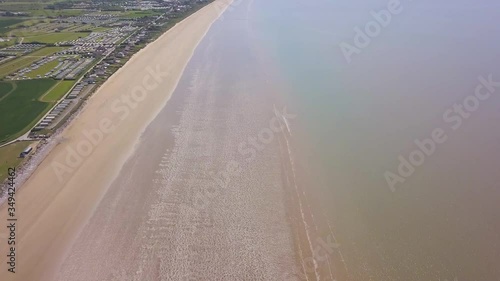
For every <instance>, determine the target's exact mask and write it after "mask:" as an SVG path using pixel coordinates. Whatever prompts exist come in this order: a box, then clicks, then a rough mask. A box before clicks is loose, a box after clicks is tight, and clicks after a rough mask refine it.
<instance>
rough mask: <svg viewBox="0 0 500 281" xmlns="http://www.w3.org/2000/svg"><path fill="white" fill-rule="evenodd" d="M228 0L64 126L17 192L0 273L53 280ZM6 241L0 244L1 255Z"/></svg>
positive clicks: (160, 43) (157, 47)
mask: <svg viewBox="0 0 500 281" xmlns="http://www.w3.org/2000/svg"><path fill="white" fill-rule="evenodd" d="M226 3H228V1H216V3H214V4H211V5H209V6H207V7H205V8H203V9H202V10H200V11H198V12H197V13H195V14H194V15H192V16H190V17H189V18H187V19H186V20H184V21H183V22H181V23H179V24H178V25H177V26H176V27H174V28H172V29H171V30H169V31H168V32H167V33H165V34H164V35H162V37H160V38H159V39H158V40H157V41H156V42H154V43H152V44H150V45H149V46H147V47H146V48H145V49H144V50H142V51H141V52H139V53H138V54H136V55H135V56H134V57H133V58H132V59H131V60H130V61H129V62H128V63H127V64H126V65H125V66H124V67H123V68H122V69H120V70H119V71H118V72H117V73H116V74H115V75H113V76H112V77H111V78H110V79H109V80H108V81H107V82H106V83H105V84H104V85H103V86H102V87H101V88H100V89H99V91H98V92H97V93H95V95H94V96H93V97H92V98H91V99H90V101H89V103H88V104H87V106H86V108H85V110H84V111H83V112H82V113H81V114H80V115H79V116H78V118H76V120H74V121H73V123H72V124H71V125H70V126H69V127H68V128H67V129H66V130H65V131H64V133H63V134H62V138H61V139H60V143H59V144H58V145H57V146H56V147H55V148H54V150H53V151H52V152H51V153H50V154H49V155H48V157H47V158H46V159H45V160H44V161H43V162H42V163H41V165H40V166H39V167H38V169H37V170H36V171H35V172H34V174H33V175H32V176H31V177H30V178H29V180H28V181H27V182H26V183H25V184H24V185H23V186H22V189H21V190H20V191H19V192H18V193H17V196H16V201H17V203H16V204H17V210H16V211H17V217H18V222H17V224H18V227H17V237H16V238H17V247H16V250H17V266H16V272H17V273H16V274H11V273H8V272H7V268H6V264H5V263H2V265H1V266H0V279H1V280H22V281H26V280H30V281H38V280H54V275H55V274H56V272H57V271H58V268H59V266H60V265H61V263H62V262H63V260H64V258H65V256H66V254H67V253H68V251H69V248H70V245H71V244H72V243H73V241H74V239H75V237H76V236H77V235H78V234H79V233H80V231H81V230H82V229H83V227H84V226H85V224H86V223H87V221H88V220H89V218H90V217H91V215H92V213H93V212H94V211H95V208H96V207H97V205H98V203H99V202H100V201H101V199H102V197H103V195H104V194H105V193H106V191H107V188H108V187H109V185H110V184H111V182H112V181H113V179H114V178H116V176H117V175H118V172H119V171H120V169H121V167H122V166H123V163H124V162H125V161H126V160H127V158H128V157H129V156H130V155H131V153H132V152H133V150H134V146H135V144H136V143H137V140H138V138H139V136H140V134H141V132H143V130H144V128H145V126H146V125H147V124H148V123H149V122H150V121H151V120H152V119H153V118H154V117H155V116H156V115H157V113H158V112H159V110H160V109H161V108H162V107H163V106H164V105H165V104H166V102H167V101H168V99H169V98H170V96H171V93H172V92H173V90H174V89H175V87H176V85H177V83H178V81H179V79H180V77H181V74H182V73H183V70H184V68H185V67H186V65H187V63H188V61H189V59H190V58H191V56H192V54H193V52H194V50H195V48H196V46H197V45H198V43H199V42H200V41H201V39H202V38H203V37H204V35H205V34H206V32H207V31H208V29H209V28H210V26H211V24H212V23H213V22H214V21H215V20H216V19H217V18H218V16H219V14H220V12H222V10H223V9H221V7H222V6H225V5H226ZM85 132H86V133H85ZM123 207H126V206H123ZM6 215H7V211H6V205H3V206H2V208H1V209H0V221H2V222H6ZM2 231H4V230H2ZM6 246H7V244H6V243H2V244H1V245H0V253H2V256H3V255H4V254H3V253H6V250H7V249H6ZM83 262H84V263H85V262H87V261H83ZM106 278H108V277H103V276H100V277H99V278H97V279H85V280H107V279H106ZM66 280H69V279H66ZM120 280H125V279H120Z"/></svg>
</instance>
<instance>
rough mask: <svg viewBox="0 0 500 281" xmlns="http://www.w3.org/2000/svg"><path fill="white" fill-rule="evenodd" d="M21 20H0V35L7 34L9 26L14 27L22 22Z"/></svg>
mask: <svg viewBox="0 0 500 281" xmlns="http://www.w3.org/2000/svg"><path fill="white" fill-rule="evenodd" d="M22 21H23V20H22V19H17V18H2V19H0V34H1V33H5V32H8V31H9V30H10V28H9V26H12V25H15V24H17V23H20V22H22Z"/></svg>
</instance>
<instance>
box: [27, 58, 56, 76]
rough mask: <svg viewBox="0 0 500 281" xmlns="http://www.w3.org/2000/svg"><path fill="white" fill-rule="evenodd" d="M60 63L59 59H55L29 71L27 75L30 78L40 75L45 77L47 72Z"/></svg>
mask: <svg viewBox="0 0 500 281" xmlns="http://www.w3.org/2000/svg"><path fill="white" fill-rule="evenodd" d="M58 64H59V61H58V60H53V61H51V62H48V63H46V64H44V65H42V66H41V67H39V68H38V69H35V70H33V71H31V72H29V73H28V74H26V76H28V77H29V78H37V76H38V75H40V76H42V77H43V76H44V75H45V74H46V73H48V72H49V71H51V70H53V69H54V68H55V67H56V66H57V65H58Z"/></svg>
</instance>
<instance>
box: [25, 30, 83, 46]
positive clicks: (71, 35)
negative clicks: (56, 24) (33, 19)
mask: <svg viewBox="0 0 500 281" xmlns="http://www.w3.org/2000/svg"><path fill="white" fill-rule="evenodd" d="M89 34H90V33H88V32H59V33H47V34H40V35H35V36H28V37H25V38H24V43H33V42H38V43H46V44H54V43H57V42H62V41H70V40H75V39H78V38H84V37H87V36H88V35H89Z"/></svg>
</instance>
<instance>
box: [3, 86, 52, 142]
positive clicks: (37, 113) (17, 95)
mask: <svg viewBox="0 0 500 281" xmlns="http://www.w3.org/2000/svg"><path fill="white" fill-rule="evenodd" d="M1 83H8V82H0V84H1ZM15 84H16V86H17V88H16V89H15V90H14V91H12V92H11V93H10V94H8V95H7V96H5V97H4V98H3V99H2V100H1V101H0V143H2V142H6V141H8V140H12V139H15V138H16V137H19V136H21V135H22V134H23V133H25V131H27V130H28V129H30V128H31V126H34V125H35V124H36V122H37V121H38V119H39V118H40V117H41V116H42V115H43V114H44V113H45V112H47V111H48V110H49V108H50V106H51V105H52V103H49V102H42V101H39V98H40V97H41V96H42V95H43V94H45V93H46V92H47V91H48V90H49V89H50V88H52V87H53V86H54V85H55V84H56V81H55V80H52V79H38V80H24V81H16V82H15Z"/></svg>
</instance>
